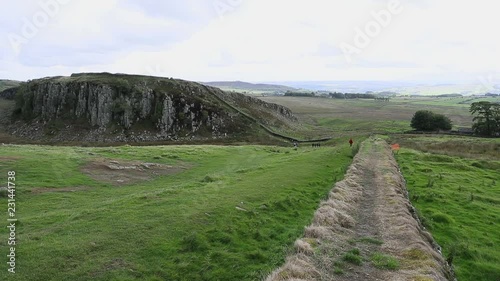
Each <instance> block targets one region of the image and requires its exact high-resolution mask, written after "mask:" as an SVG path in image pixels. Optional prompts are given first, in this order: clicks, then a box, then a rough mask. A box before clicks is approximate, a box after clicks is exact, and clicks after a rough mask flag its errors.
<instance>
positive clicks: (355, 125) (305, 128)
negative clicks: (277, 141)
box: [261, 97, 472, 137]
mask: <svg viewBox="0 0 500 281" xmlns="http://www.w3.org/2000/svg"><path fill="white" fill-rule="evenodd" d="M261 99H262V100H264V101H267V102H272V103H277V104H281V105H284V106H287V107H289V108H290V109H292V111H293V112H294V114H295V115H296V116H297V117H298V118H299V120H300V121H301V122H302V123H303V125H302V127H301V128H298V131H297V132H295V133H296V134H298V135H300V134H301V135H304V136H315V137H324V136H357V135H366V134H371V133H381V134H386V133H400V132H404V131H408V130H411V127H410V120H411V118H412V117H413V114H414V113H415V112H416V111H418V110H421V109H428V110H432V111H434V112H435V113H441V114H444V115H446V116H448V117H449V118H450V119H451V120H452V122H453V125H454V126H455V127H471V126H472V116H471V115H470V113H469V106H470V104H459V102H462V101H465V100H466V99H467V98H463V99H456V100H453V101H450V100H449V98H428V97H421V98H402V97H401V98H394V99H391V101H390V102H381V101H375V100H361V99H359V100H358V99H353V100H342V99H325V98H307V97H261Z"/></svg>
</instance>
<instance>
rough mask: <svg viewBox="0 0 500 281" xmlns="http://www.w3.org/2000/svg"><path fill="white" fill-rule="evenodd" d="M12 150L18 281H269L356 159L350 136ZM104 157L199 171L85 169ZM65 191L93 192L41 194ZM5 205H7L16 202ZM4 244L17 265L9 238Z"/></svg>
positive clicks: (8, 151)
mask: <svg viewBox="0 0 500 281" xmlns="http://www.w3.org/2000/svg"><path fill="white" fill-rule="evenodd" d="M0 155H1V159H2V161H0V175H6V172H7V171H8V170H14V171H16V173H17V181H16V182H17V197H16V199H17V215H18V218H19V222H18V228H17V238H18V243H19V245H18V248H17V253H16V254H17V258H18V264H17V268H16V269H17V270H16V271H17V273H16V275H15V276H9V280H258V279H261V278H262V277H263V276H265V275H266V274H267V273H269V272H270V271H272V270H273V269H275V268H276V267H278V266H279V265H281V264H282V263H283V261H284V257H285V256H286V254H287V252H288V249H289V248H290V247H291V246H292V245H293V242H294V241H295V240H296V239H297V238H298V237H300V236H301V235H302V233H303V229H304V226H305V225H308V224H309V223H310V220H311V218H312V215H313V213H314V211H315V210H316V208H317V207H318V204H319V202H320V201H321V200H322V199H324V198H325V197H326V196H327V194H328V192H329V190H330V189H331V187H332V184H333V182H334V181H335V180H340V179H341V178H342V176H343V173H344V171H345V167H346V166H347V165H348V164H349V163H350V161H351V158H350V156H351V150H350V149H349V147H348V144H347V142H345V143H344V142H342V144H339V145H338V146H336V147H322V148H321V149H312V148H309V147H308V148H299V149H298V150H293V149H292V148H278V147H269V146H244V147H237V146H235V147H222V146H182V147H181V146H160V147H130V146H122V147H112V148H81V147H50V146H18V145H13V146H0ZM94 158H109V159H118V160H120V159H129V160H138V161H144V162H156V163H162V164H168V165H173V166H177V165H182V166H185V167H189V169H186V170H184V171H183V172H181V173H178V174H174V175H167V176H160V177H157V178H155V179H153V180H148V181H143V182H141V183H137V184H134V185H129V186H120V187H118V186H114V185H112V184H110V183H102V182H98V181H96V180H93V179H92V178H90V177H89V176H87V175H85V174H83V173H82V172H80V167H81V166H82V165H84V164H85V163H86V162H87V161H89V160H91V159H94ZM4 178H5V176H4ZM65 187H86V189H82V190H77V191H75V192H45V193H32V192H31V190H33V189H37V188H53V189H55V190H56V189H58V188H65ZM0 205H2V206H5V210H6V206H7V203H6V199H5V198H0ZM236 207H239V208H242V209H244V210H245V211H243V210H239V209H237V208H236ZM5 215H6V214H5V211H4V216H3V217H4V219H5ZM6 235H7V228H5V227H2V228H0V237H6ZM0 245H1V253H2V255H3V256H4V258H3V260H4V261H5V259H6V257H5V255H6V251H7V249H6V239H1V240H0ZM3 264H4V265H3V266H2V267H3V268H4V269H3V270H1V271H0V279H1V280H5V279H7V270H6V265H5V263H3Z"/></svg>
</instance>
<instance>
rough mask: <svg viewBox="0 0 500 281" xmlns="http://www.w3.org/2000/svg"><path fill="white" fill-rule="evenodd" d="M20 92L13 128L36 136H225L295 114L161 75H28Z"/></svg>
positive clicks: (72, 138)
mask: <svg viewBox="0 0 500 281" xmlns="http://www.w3.org/2000/svg"><path fill="white" fill-rule="evenodd" d="M16 92H17V94H16V95H17V98H16V110H15V112H14V117H15V120H17V121H16V123H15V124H13V125H11V126H10V132H11V133H12V134H14V135H17V136H20V137H24V138H28V139H32V140H44V139H50V140H52V141H100V142H129V141H133V142H134V141H139V142H140V141H158V140H180V139H182V140H193V139H200V138H201V139H203V138H222V137H227V136H231V135H232V134H235V133H238V134H242V133H249V132H252V130H255V129H256V128H258V126H256V122H258V123H260V122H262V123H263V124H265V125H269V124H271V125H273V126H280V125H283V124H285V123H286V121H294V120H295V117H294V116H293V115H292V113H291V111H290V110H289V109H287V108H285V107H282V106H279V105H276V104H268V103H266V102H263V101H261V100H258V99H255V98H252V97H247V96H244V95H241V94H236V93H225V92H223V91H221V90H220V89H217V88H212V87H208V86H204V85H201V84H198V83H194V82H188V81H183V80H175V79H167V78H158V77H148V76H136V75H123V74H119V75H114V74H108V73H101V74H73V75H72V76H71V77H49V78H42V79H37V80H32V81H28V82H27V83H23V84H22V85H21V86H20V87H19V88H17V90H16ZM270 116H272V117H273V118H270Z"/></svg>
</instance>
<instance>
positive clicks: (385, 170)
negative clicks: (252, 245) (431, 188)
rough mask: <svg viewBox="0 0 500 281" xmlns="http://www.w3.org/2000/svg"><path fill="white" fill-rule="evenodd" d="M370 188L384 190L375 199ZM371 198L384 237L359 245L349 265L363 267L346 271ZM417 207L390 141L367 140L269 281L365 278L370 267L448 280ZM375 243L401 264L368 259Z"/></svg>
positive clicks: (380, 273) (376, 274) (380, 272)
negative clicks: (368, 191)
mask: <svg viewBox="0 0 500 281" xmlns="http://www.w3.org/2000/svg"><path fill="white" fill-rule="evenodd" d="M366 188H377V189H378V190H377V191H376V192H375V193H374V194H375V195H371V196H372V197H375V198H368V199H367V198H366V196H367V195H365V192H366V191H365V189H366ZM367 200H368V202H373V203H372V204H373V210H372V212H374V213H375V217H376V218H377V220H378V221H379V222H377V223H378V224H379V225H377V227H379V231H380V236H381V238H382V240H383V241H381V243H379V244H377V245H375V244H371V245H369V246H366V245H361V249H362V250H361V254H360V250H358V249H354V250H356V253H357V254H356V257H355V258H356V261H359V262H357V263H356V265H351V266H349V269H351V267H352V266H354V267H355V268H357V269H355V270H356V274H354V275H353V274H350V273H349V272H344V271H345V269H346V268H345V267H344V268H343V269H342V263H346V262H348V261H346V260H345V257H346V255H348V254H349V253H352V251H354V250H353V246H352V244H351V243H352V241H356V238H359V233H357V231H359V229H362V226H360V227H361V228H359V227H358V226H357V224H358V223H362V220H361V219H358V217H359V216H360V214H361V215H362V214H363V213H366V212H367V211H369V210H362V209H361V207H363V208H365V207H366V202H367ZM370 200H372V201H370ZM363 202H364V203H363ZM388 202H391V203H388ZM411 209H412V207H411V204H410V203H409V201H408V199H407V192H406V187H405V185H404V180H403V178H402V176H401V174H400V173H399V169H398V165H397V164H396V162H395V160H394V157H393V156H392V152H391V151H390V149H389V147H388V145H387V144H386V143H385V142H384V141H382V140H380V139H370V140H367V141H366V142H364V143H363V145H362V148H361V150H360V153H359V154H358V155H357V156H356V157H355V158H354V161H353V164H352V165H351V166H350V168H349V169H348V171H347V173H346V175H345V179H344V180H342V181H340V182H338V183H337V184H335V186H334V188H333V189H332V191H331V192H330V194H329V198H328V199H327V200H326V201H324V202H322V203H321V204H320V207H319V208H318V210H317V211H316V213H315V214H314V217H313V221H312V224H311V225H310V226H308V227H306V228H305V231H304V235H303V237H304V238H302V239H299V240H297V241H296V242H295V245H294V246H295V252H294V253H293V254H291V255H290V256H289V258H288V259H287V261H286V263H285V264H284V265H283V266H282V267H281V268H278V269H277V270H275V271H274V272H273V273H272V274H270V275H269V276H268V277H267V279H265V280H266V281H285V280H332V279H335V280H365V279H364V278H365V277H364V276H365V273H368V272H369V273H370V276H371V277H373V278H379V279H381V280H417V279H418V278H421V277H423V278H431V279H432V280H446V278H445V277H444V276H445V271H446V270H445V269H444V268H445V267H444V264H445V262H444V259H443V258H442V257H441V255H440V254H439V253H437V252H436V251H435V250H434V249H433V247H432V243H433V239H432V236H431V235H430V234H429V233H427V232H425V231H424V230H423V229H422V227H421V226H420V225H419V223H418V222H417V220H416V219H415V218H414V217H413V216H412V212H410V210H411ZM365 223H366V222H365ZM365 227H366V226H365ZM350 242H351V243H350ZM382 243H383V244H382ZM369 247H379V248H378V249H379V250H380V256H381V257H390V261H391V262H393V263H394V264H397V265H398V266H397V267H396V266H391V270H388V269H386V268H383V267H381V266H380V265H379V266H378V267H377V265H376V264H373V265H372V264H371V263H370V262H365V260H366V258H363V255H366V254H365V253H369V250H368V249H369ZM363 249H364V250H363ZM372 263H373V261H372ZM368 268H370V269H368ZM373 268H375V269H373ZM365 269H366V270H368V271H365V272H364V270H365ZM374 270H375V271H374ZM384 270H385V271H384ZM387 271H390V273H388V272H387ZM360 272H361V273H360ZM339 274H340V275H339ZM333 276H336V277H335V278H333ZM412 278H413V279H412Z"/></svg>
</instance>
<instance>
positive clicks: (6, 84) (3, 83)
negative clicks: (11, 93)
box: [0, 80, 21, 92]
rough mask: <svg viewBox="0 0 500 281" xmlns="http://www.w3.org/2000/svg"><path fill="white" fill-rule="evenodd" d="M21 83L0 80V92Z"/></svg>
mask: <svg viewBox="0 0 500 281" xmlns="http://www.w3.org/2000/svg"><path fill="white" fill-rule="evenodd" d="M19 84H21V82H20V81H14V80H0V92H2V91H4V90H7V89H9V88H14V87H17V86H19Z"/></svg>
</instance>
